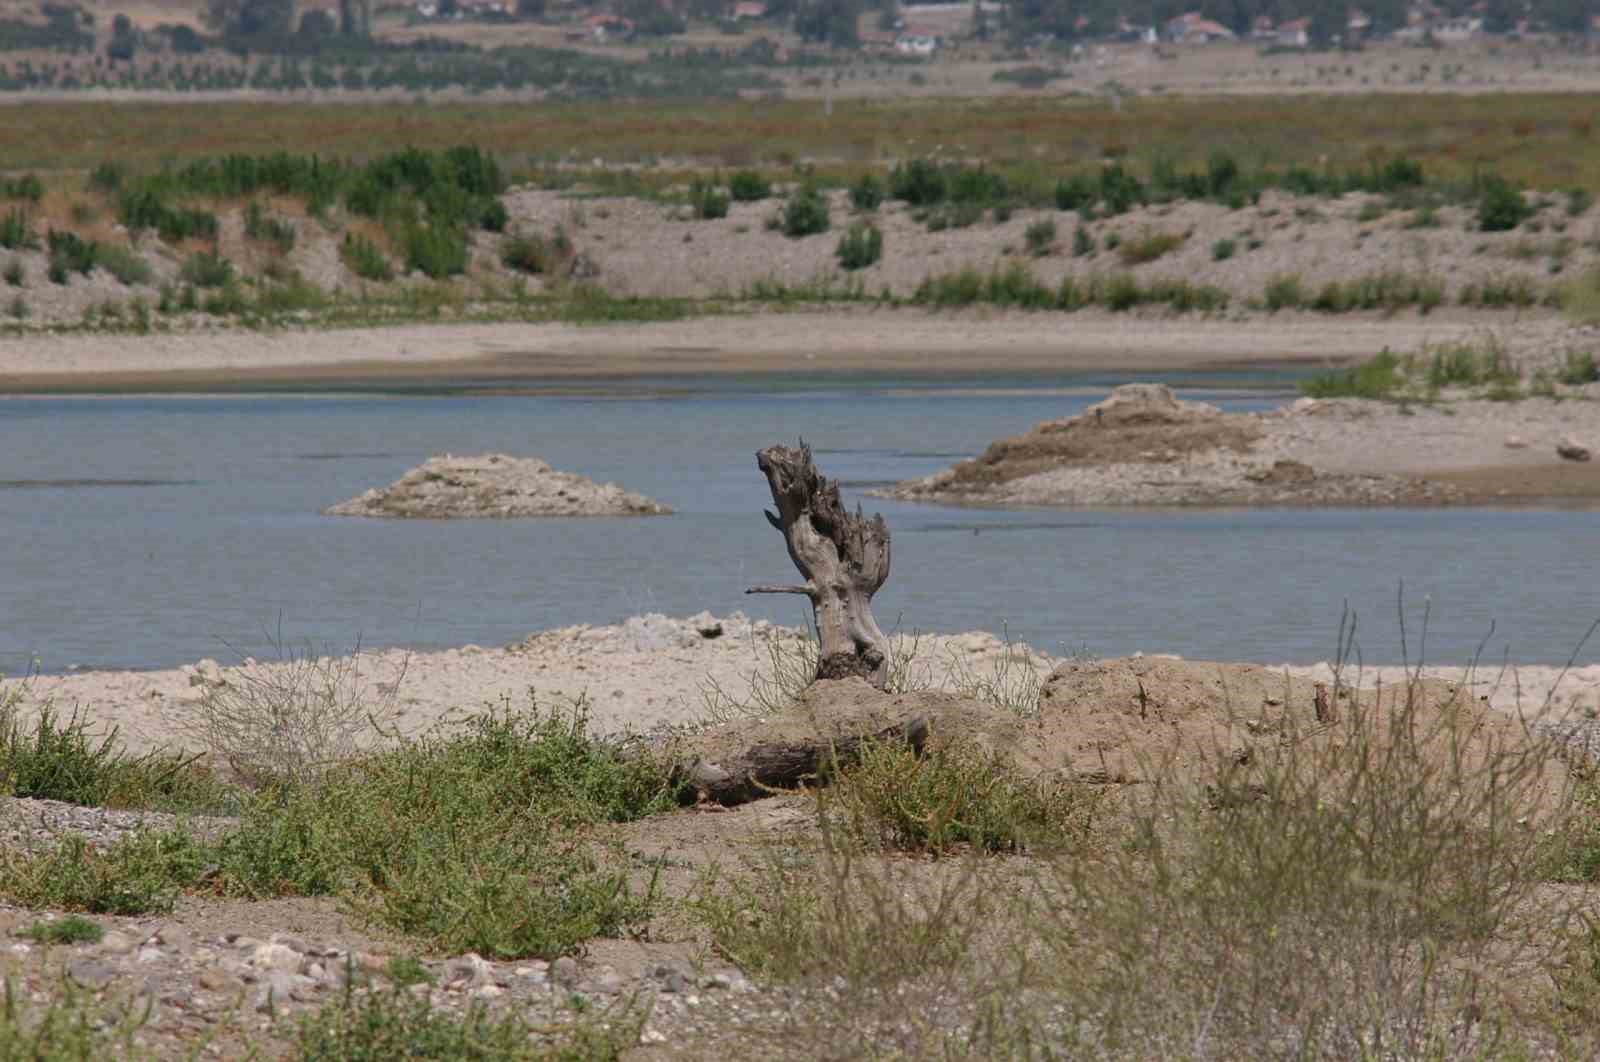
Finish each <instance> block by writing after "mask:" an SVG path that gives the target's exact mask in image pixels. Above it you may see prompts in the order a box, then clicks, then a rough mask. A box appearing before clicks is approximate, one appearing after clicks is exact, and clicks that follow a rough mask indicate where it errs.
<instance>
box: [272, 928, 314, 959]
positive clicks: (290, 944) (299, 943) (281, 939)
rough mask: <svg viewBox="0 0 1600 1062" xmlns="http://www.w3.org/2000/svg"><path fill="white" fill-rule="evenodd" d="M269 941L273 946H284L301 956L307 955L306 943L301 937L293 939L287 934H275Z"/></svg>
mask: <svg viewBox="0 0 1600 1062" xmlns="http://www.w3.org/2000/svg"><path fill="white" fill-rule="evenodd" d="M268 939H269V941H270V942H271V943H273V944H282V945H283V946H284V947H286V948H289V949H291V950H293V951H297V952H299V953H300V954H301V955H304V954H306V944H305V941H303V940H301V939H300V938H299V937H291V936H289V935H288V934H287V933H274V934H272V936H271V937H270V938H268Z"/></svg>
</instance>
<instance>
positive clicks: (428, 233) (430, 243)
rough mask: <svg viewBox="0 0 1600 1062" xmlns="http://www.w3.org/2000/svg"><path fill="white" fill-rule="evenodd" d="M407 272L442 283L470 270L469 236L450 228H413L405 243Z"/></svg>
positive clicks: (430, 226)
mask: <svg viewBox="0 0 1600 1062" xmlns="http://www.w3.org/2000/svg"><path fill="white" fill-rule="evenodd" d="M402 243H403V246H404V250H405V260H406V268H407V269H415V270H417V271H418V272H420V273H422V274H423V275H425V276H428V277H432V278H433V279H434V280H439V279H441V278H443V277H448V276H456V275H458V274H460V273H464V272H466V270H467V234H466V233H465V232H464V231H462V230H461V229H458V228H455V227H454V226H450V225H438V224H429V225H410V226H408V227H407V228H406V230H405V236H404V238H403V240H402Z"/></svg>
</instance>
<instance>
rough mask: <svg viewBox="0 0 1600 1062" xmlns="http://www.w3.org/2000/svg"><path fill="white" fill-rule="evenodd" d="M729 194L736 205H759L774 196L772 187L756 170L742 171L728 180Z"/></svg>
mask: <svg viewBox="0 0 1600 1062" xmlns="http://www.w3.org/2000/svg"><path fill="white" fill-rule="evenodd" d="M728 194H729V195H731V196H733V201H734V202H736V203H758V202H760V201H761V200H763V199H768V198H770V197H771V196H772V185H771V183H770V182H768V181H767V179H766V178H765V177H763V176H761V174H759V173H757V172H756V171H755V170H740V171H739V172H737V173H735V174H734V175H733V176H732V177H730V178H728Z"/></svg>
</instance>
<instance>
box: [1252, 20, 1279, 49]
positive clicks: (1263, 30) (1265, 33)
mask: <svg viewBox="0 0 1600 1062" xmlns="http://www.w3.org/2000/svg"><path fill="white" fill-rule="evenodd" d="M1250 39H1251V40H1253V41H1264V42H1266V43H1268V44H1271V43H1273V42H1274V41H1276V40H1277V39H1278V27H1277V25H1276V24H1275V23H1274V22H1273V21H1272V16H1271V15H1257V16H1256V17H1255V18H1254V19H1252V20H1251V21H1250Z"/></svg>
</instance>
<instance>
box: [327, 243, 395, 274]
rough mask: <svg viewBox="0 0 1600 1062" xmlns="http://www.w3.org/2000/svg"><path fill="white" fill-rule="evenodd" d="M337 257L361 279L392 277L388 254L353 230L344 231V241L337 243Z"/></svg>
mask: <svg viewBox="0 0 1600 1062" xmlns="http://www.w3.org/2000/svg"><path fill="white" fill-rule="evenodd" d="M339 258H340V259H341V260H342V261H343V262H344V265H345V268H346V269H348V270H350V272H352V273H354V274H355V275H356V276H358V277H360V278H361V279H363V280H380V281H387V280H393V279H394V268H393V267H392V266H390V265H389V256H388V255H386V254H384V253H383V251H382V250H380V249H379V247H378V245H377V244H376V243H373V242H372V241H371V240H369V239H367V238H366V237H365V236H361V235H358V234H356V233H354V232H347V233H345V234H344V242H343V243H341V244H340V245H339Z"/></svg>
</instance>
